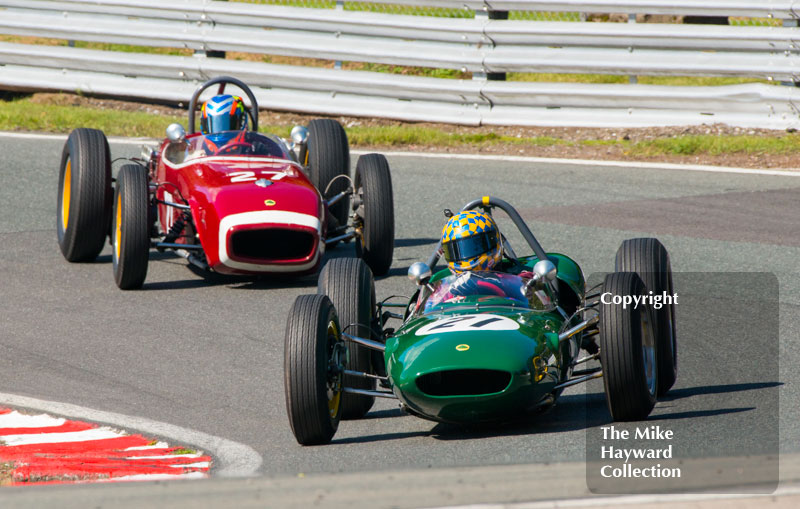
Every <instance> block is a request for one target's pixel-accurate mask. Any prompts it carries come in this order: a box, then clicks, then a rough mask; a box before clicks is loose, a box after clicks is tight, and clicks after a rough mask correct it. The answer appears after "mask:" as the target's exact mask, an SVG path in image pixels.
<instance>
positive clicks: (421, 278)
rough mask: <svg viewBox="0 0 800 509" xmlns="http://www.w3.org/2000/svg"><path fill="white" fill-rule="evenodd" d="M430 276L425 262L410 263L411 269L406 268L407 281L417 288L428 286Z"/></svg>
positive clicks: (429, 269) (429, 270)
mask: <svg viewBox="0 0 800 509" xmlns="http://www.w3.org/2000/svg"><path fill="white" fill-rule="evenodd" d="M431 275H432V273H431V268H430V267H428V264H427V263H425V262H416V263H412V264H411V267H409V268H408V279H410V280H411V281H413V282H414V284H415V285H417V286H422V285H425V284H428V281H429V280H430V279H431Z"/></svg>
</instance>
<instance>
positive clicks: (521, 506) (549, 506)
mask: <svg viewBox="0 0 800 509" xmlns="http://www.w3.org/2000/svg"><path fill="white" fill-rule="evenodd" d="M789 495H800V485H796V484H794V485H789V486H780V487H778V489H777V490H775V491H774V492H772V493H674V494H651V495H621V496H611V497H608V496H600V497H586V498H570V499H561V500H542V501H538V502H512V503H508V504H503V503H497V504H492V503H488V504H469V505H448V506H436V507H434V508H432V509H562V508H568V507H576V508H577V507H603V506H619V505H634V504H635V505H641V504H658V503H678V502H702V501H707V500H733V499H748V498H766V497H770V498H772V497H780V496H789Z"/></svg>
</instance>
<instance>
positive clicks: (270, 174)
mask: <svg viewBox="0 0 800 509" xmlns="http://www.w3.org/2000/svg"><path fill="white" fill-rule="evenodd" d="M260 174H261V175H262V176H264V177H266V178H268V179H270V180H272V181H273V182H275V181H278V180H281V179H282V178H283V177H285V176H286V174H285V173H283V172H282V171H268V170H262V171H261V172H260ZM228 177H229V178H230V179H231V182H253V181H254V180H256V179H257V177H256V172H254V171H232V172H230V173H228Z"/></svg>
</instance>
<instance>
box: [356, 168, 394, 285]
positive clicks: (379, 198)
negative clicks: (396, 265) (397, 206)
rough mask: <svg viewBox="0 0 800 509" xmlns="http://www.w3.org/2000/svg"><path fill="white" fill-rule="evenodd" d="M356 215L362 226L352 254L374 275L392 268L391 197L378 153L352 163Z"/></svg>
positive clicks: (388, 179) (387, 173) (386, 171)
mask: <svg viewBox="0 0 800 509" xmlns="http://www.w3.org/2000/svg"><path fill="white" fill-rule="evenodd" d="M355 188H356V203H357V204H358V208H357V209H356V214H357V215H358V216H359V217H360V218H361V221H362V222H363V227H362V229H361V238H360V241H359V242H356V254H357V255H358V256H359V257H361V258H363V259H364V261H365V262H367V265H369V267H370V268H371V269H372V272H373V273H374V274H375V275H376V276H383V275H385V274H386V273H387V272H389V267H391V266H392V255H393V253H394V198H393V194H392V175H391V172H390V171H389V163H388V162H387V161H386V157H384V156H383V155H382V154H365V155H363V156H361V157H359V158H358V162H357V163H356V179H355Z"/></svg>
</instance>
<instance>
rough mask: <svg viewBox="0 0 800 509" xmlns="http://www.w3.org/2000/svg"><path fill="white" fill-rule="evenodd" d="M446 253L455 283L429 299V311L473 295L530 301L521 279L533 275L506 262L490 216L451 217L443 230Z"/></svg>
mask: <svg viewBox="0 0 800 509" xmlns="http://www.w3.org/2000/svg"><path fill="white" fill-rule="evenodd" d="M442 254H443V255H444V259H445V260H446V261H447V266H448V268H449V269H450V272H452V273H453V276H450V277H452V278H453V280H452V282H450V284H449V285H443V286H441V287H440V292H437V293H436V294H434V295H432V296H431V297H430V298H429V299H428V301H427V303H426V308H430V307H432V306H435V305H437V304H440V303H442V302H456V301H458V300H460V299H463V298H464V297H466V296H469V295H496V296H499V297H508V298H512V299H518V300H524V301H527V300H528V295H525V294H524V293H523V292H525V291H526V289H527V287H526V286H525V285H520V278H526V279H530V278H532V277H533V273H532V272H530V271H528V270H523V271H519V270H515V269H517V268H518V267H517V266H518V265H519V264H518V263H515V264H512V265H510V266H506V265H507V264H505V263H503V241H502V236H501V235H500V231H499V230H498V228H497V223H495V222H494V219H492V217H491V216H489V215H488V214H486V213H483V212H479V211H476V210H468V211H465V212H461V213H458V214H456V215H454V216H452V217H450V219H448V221H447V223H446V224H445V225H444V229H443V230H442ZM439 293H440V294H439Z"/></svg>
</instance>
